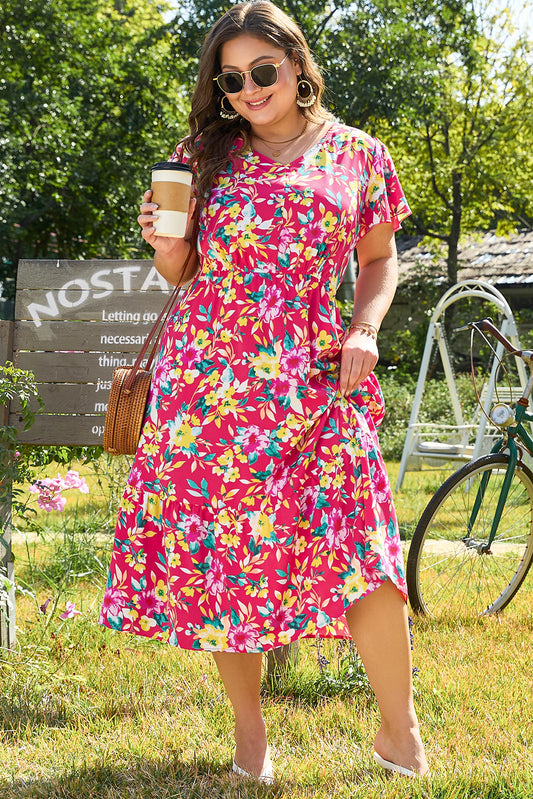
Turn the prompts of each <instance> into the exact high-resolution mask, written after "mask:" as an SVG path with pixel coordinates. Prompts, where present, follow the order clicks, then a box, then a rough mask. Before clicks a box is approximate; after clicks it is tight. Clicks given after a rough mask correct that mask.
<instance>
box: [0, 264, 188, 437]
mask: <svg viewBox="0 0 533 799" xmlns="http://www.w3.org/2000/svg"><path fill="white" fill-rule="evenodd" d="M172 288H173V287H172V286H170V285H169V284H168V283H167V282H166V280H164V278H162V277H161V275H160V274H159V273H158V272H157V270H156V269H155V267H154V265H153V262H152V261H148V260H146V261H29V260H27V261H20V263H19V266H18V276H17V295H16V303H15V325H14V333H13V360H14V363H15V365H16V366H17V367H19V368H20V369H29V370H31V371H32V372H33V373H34V375H35V379H36V382H37V384H38V389H39V394H40V396H41V399H42V400H43V402H44V409H43V410H42V411H41V412H39V413H38V414H37V416H36V420H35V423H34V425H33V426H32V427H31V428H30V429H29V430H28V431H24V430H22V429H21V424H20V423H21V418H20V415H19V413H17V408H16V407H12V408H11V412H10V414H9V423H10V424H12V425H15V426H16V427H18V428H19V439H20V441H21V442H28V443H33V444H68V445H89V444H101V443H102V441H103V431H104V419H105V411H106V408H107V400H108V395H109V389H110V386H111V376H112V374H113V369H114V368H115V367H116V366H123V365H127V364H132V363H134V361H135V359H136V357H137V354H138V352H139V351H140V349H141V347H142V344H143V342H144V340H145V338H146V336H147V334H148V332H149V331H150V329H151V328H152V326H153V324H154V322H155V320H156V319H157V317H158V316H159V313H160V311H161V309H162V308H163V306H164V304H165V302H166V300H167V299H168V297H169V295H170V293H171V291H172Z"/></svg>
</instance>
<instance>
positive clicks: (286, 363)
mask: <svg viewBox="0 0 533 799" xmlns="http://www.w3.org/2000/svg"><path fill="white" fill-rule="evenodd" d="M308 363H309V350H307V349H306V347H294V348H293V349H292V350H286V351H285V352H284V353H283V355H282V356H281V367H282V369H283V370H284V371H286V372H292V373H295V374H298V373H299V372H303V371H304V370H305V368H306V366H307V364H308Z"/></svg>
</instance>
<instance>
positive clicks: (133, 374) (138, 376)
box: [104, 237, 195, 455]
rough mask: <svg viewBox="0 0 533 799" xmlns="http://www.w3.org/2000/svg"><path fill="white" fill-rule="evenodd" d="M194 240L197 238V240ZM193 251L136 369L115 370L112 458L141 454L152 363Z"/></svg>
mask: <svg viewBox="0 0 533 799" xmlns="http://www.w3.org/2000/svg"><path fill="white" fill-rule="evenodd" d="M194 240H195V237H193V241H194ZM193 252H194V245H193V244H191V247H190V250H189V254H188V256H187V258H186V259H185V263H184V264H183V267H182V270H181V275H180V277H179V280H178V285H177V286H176V287H175V289H174V291H173V292H172V294H171V295H170V297H169V299H168V300H167V302H166V303H165V307H164V308H163V310H162V311H161V313H160V314H159V316H158V318H157V320H156V322H155V324H154V326H153V327H152V329H151V330H150V332H149V333H148V335H147V336H146V339H145V342H144V344H143V347H142V349H141V351H140V353H139V354H138V356H137V358H136V360H135V363H134V364H133V365H132V366H119V367H118V368H117V369H115V370H114V371H113V378H112V380H111V390H110V392H109V400H108V403H107V411H106V416H105V426H104V450H105V451H106V452H109V453H111V454H112V455H134V454H135V452H136V451H137V446H138V444H139V438H140V436H141V430H142V424H143V420H144V414H145V411H146V403H147V401H148V392H149V391H150V385H151V382H152V363H153V360H154V357H155V354H156V352H157V345H158V344H159V339H160V337H161V333H162V331H163V330H164V328H165V325H166V322H167V319H168V316H169V314H170V311H171V310H172V308H173V307H174V304H175V303H176V301H177V299H178V295H179V292H180V289H181V286H180V283H181V279H182V277H183V275H184V273H185V268H186V266H187V264H188V262H189V260H190V259H191V256H192V253H193ZM158 331H159V332H158ZM154 339H155V340H154ZM152 340H154V343H153V346H152V349H151V352H150V355H149V356H148V361H147V363H146V366H145V367H143V368H142V369H141V363H142V361H143V359H144V357H145V356H146V353H147V350H148V347H149V346H150V342H151V341H152Z"/></svg>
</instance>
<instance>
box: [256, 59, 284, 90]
mask: <svg viewBox="0 0 533 799" xmlns="http://www.w3.org/2000/svg"><path fill="white" fill-rule="evenodd" d="M250 75H251V77H252V80H253V82H254V83H255V84H256V85H257V86H260V87H261V88H263V89H264V88H265V87H266V86H273V85H274V83H276V81H277V79H278V70H277V69H276V67H275V66H274V64H259V66H257V67H254V68H253V69H252V70H251V72H250Z"/></svg>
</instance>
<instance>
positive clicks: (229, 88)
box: [213, 53, 289, 94]
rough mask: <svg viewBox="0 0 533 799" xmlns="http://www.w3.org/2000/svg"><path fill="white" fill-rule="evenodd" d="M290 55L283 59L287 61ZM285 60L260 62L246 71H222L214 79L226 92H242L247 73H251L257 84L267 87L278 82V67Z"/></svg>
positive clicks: (260, 86)
mask: <svg viewBox="0 0 533 799" xmlns="http://www.w3.org/2000/svg"><path fill="white" fill-rule="evenodd" d="M288 57H289V54H288V53H287V55H286V56H285V58H284V59H283V61H286V60H287V58H288ZM283 61H280V62H279V64H258V65H257V66H256V67H252V68H251V69H247V70H246V71H245V72H221V73H220V75H217V76H216V78H213V80H216V82H217V83H218V85H219V86H220V88H221V89H222V91H223V92H224V94H238V93H239V92H242V90H243V89H244V76H245V75H249V76H250V77H251V79H252V80H253V82H254V83H255V85H256V86H259V88H261V89H266V88H267V86H273V85H274V84H275V83H277V82H278V78H279V75H278V67H280V66H281V65H282V64H283Z"/></svg>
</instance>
